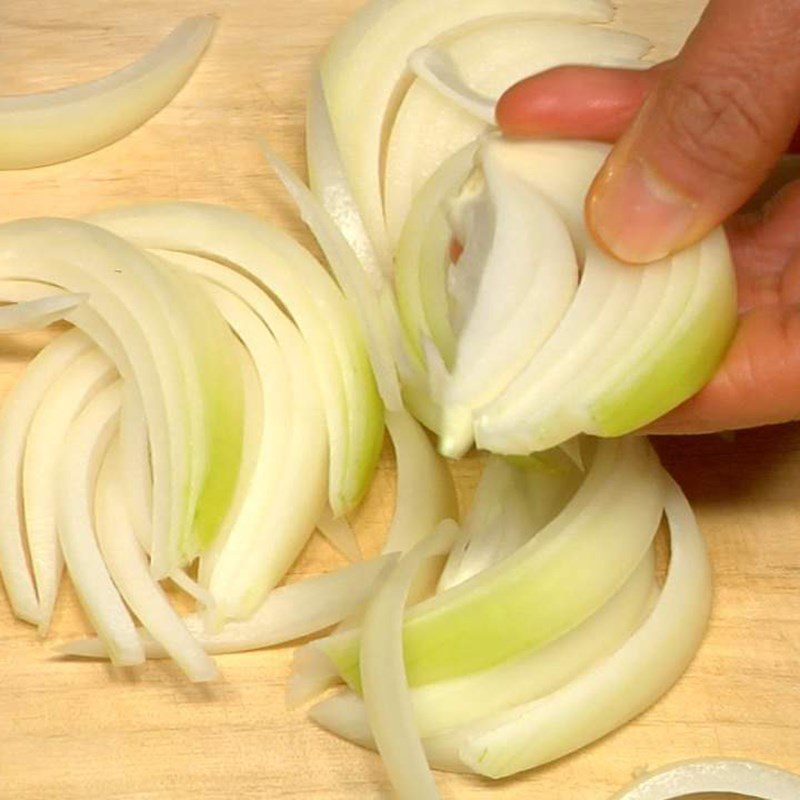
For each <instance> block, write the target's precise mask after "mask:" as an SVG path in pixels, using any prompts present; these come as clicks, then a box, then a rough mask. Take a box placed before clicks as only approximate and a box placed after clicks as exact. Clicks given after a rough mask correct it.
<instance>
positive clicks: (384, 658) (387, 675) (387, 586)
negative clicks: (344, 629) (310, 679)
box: [360, 521, 458, 800]
mask: <svg viewBox="0 0 800 800" xmlns="http://www.w3.org/2000/svg"><path fill="white" fill-rule="evenodd" d="M457 535H458V526H457V525H455V524H454V523H452V522H450V523H449V524H448V522H447V521H445V522H443V523H442V525H441V526H440V528H439V530H438V531H437V532H436V533H435V534H433V535H432V536H429V537H428V538H427V539H423V540H422V541H420V542H419V543H418V544H417V545H415V546H414V548H413V549H412V550H411V552H410V553H409V554H408V555H407V556H405V558H403V559H402V560H401V561H400V562H399V563H398V565H397V567H395V568H394V570H392V572H391V573H389V575H388V577H387V578H386V581H385V583H384V584H383V585H382V586H380V587H379V589H378V591H377V592H376V593H375V595H374V597H373V598H372V600H371V601H370V603H369V605H368V606H367V609H366V613H365V615H364V624H363V625H362V629H361V658H360V667H361V678H362V682H363V687H364V705H365V707H366V710H367V716H368V718H369V723H370V728H371V729H372V734H373V736H374V737H375V742H376V744H377V747H378V750H379V752H380V754H381V756H382V757H383V762H384V765H385V767H386V771H387V773H388V775H389V780H390V781H391V783H392V786H393V787H394V789H395V792H396V793H397V796H398V797H399V798H401V800H422V799H423V798H431V799H434V798H438V797H439V793H438V791H437V789H436V783H435V782H434V780H433V775H432V774H431V771H430V769H429V768H428V764H427V761H426V760H425V751H424V750H423V747H422V742H421V741H420V738H419V733H418V732H417V729H416V723H415V721H414V708H413V706H412V704H411V696H410V694H409V691H408V685H407V682H406V675H405V666H404V664H403V611H404V606H405V601H406V597H407V595H408V592H409V590H410V588H411V584H412V582H413V580H414V577H415V575H416V573H417V570H418V569H419V568H420V567H421V565H422V564H423V563H424V561H425V560H426V559H427V558H430V557H431V556H435V555H442V554H444V553H446V552H447V551H448V550H449V548H450V547H451V546H452V544H453V542H454V541H455V538H456V536H457Z"/></svg>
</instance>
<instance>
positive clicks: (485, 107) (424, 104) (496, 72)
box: [383, 15, 648, 244]
mask: <svg viewBox="0 0 800 800" xmlns="http://www.w3.org/2000/svg"><path fill="white" fill-rule="evenodd" d="M647 49H648V42H647V41H645V40H644V39H641V38H640V37H638V36H632V35H631V34H628V33H623V32H621V31H614V30H609V29H608V28H601V27H596V26H593V25H582V24H576V23H575V22H567V21H560V20H554V19H541V18H538V19H537V18H536V17H535V15H532V16H531V17H530V18H525V17H516V18H513V19H508V18H505V19H504V18H495V19H492V20H486V21H485V22H484V23H483V24H481V25H479V26H476V27H467V28H465V29H461V30H454V31H452V32H451V33H450V34H449V35H448V36H447V37H446V38H444V37H443V38H442V39H439V40H437V41H436V42H435V43H433V45H432V49H428V48H425V49H423V51H422V52H421V53H420V51H418V52H417V53H416V54H414V55H413V56H412V59H411V61H410V66H411V67H412V68H416V69H415V71H416V72H417V74H418V75H419V76H420V78H421V79H419V78H418V79H417V80H414V81H413V82H412V83H411V86H410V87H409V89H408V91H407V92H406V93H405V95H404V97H403V99H402V102H401V104H400V107H399V109H398V111H397V116H396V117H395V119H394V121H393V124H392V128H391V132H390V134H389V142H388V144H387V151H386V166H385V170H384V178H385V179H384V185H383V191H384V202H385V207H386V224H387V228H388V231H389V235H390V241H391V242H392V243H393V244H394V243H396V242H397V239H398V235H399V233H400V230H401V227H402V225H403V222H404V220H405V219H406V216H407V214H408V213H409V210H410V208H411V205H412V202H413V200H414V197H415V196H416V194H417V192H418V191H419V190H420V189H421V188H422V186H423V185H424V183H425V182H426V181H427V180H428V178H429V177H430V176H431V175H433V173H434V172H435V171H436V169H437V168H438V167H439V165H440V164H443V163H444V162H445V160H446V159H447V158H449V157H450V156H451V155H452V154H453V153H455V152H457V151H458V150H459V149H460V148H462V147H464V146H466V145H467V144H469V143H470V142H474V141H475V140H476V139H477V138H478V137H479V136H481V135H482V134H483V133H485V132H486V131H487V130H489V129H490V124H491V125H493V124H494V104H495V102H496V100H497V99H498V98H499V97H500V95H501V94H502V93H503V92H504V91H505V90H506V89H508V88H509V87H510V86H512V85H513V84H515V83H516V82H517V81H519V80H521V79H523V78H525V77H527V76H528V75H533V74H536V73H539V72H544V71H545V70H548V69H552V68H554V67H558V66H562V65H564V64H592V65H595V66H607V67H612V66H625V67H628V68H630V67H631V66H639V67H642V66H646V64H643V63H642V62H640V61H638V60H637V59H639V58H641V57H642V56H643V55H644V54H645V53H646V51H647ZM441 58H446V59H447V60H448V61H449V62H450V63H451V64H452V68H451V69H449V71H448V72H447V73H442V71H441V70H436V69H435V67H436V63H435V61H434V59H441ZM421 66H427V67H429V69H427V70H420V69H419V68H420V67H421ZM430 67H434V69H433V70H431V69H430ZM437 77H438V78H439V80H438V81H437V80H435V78H437ZM431 78H434V80H433V82H431ZM459 78H460V80H458V79H459ZM441 79H445V83H446V88H447V91H446V92H445V93H444V94H443V93H442V89H444V88H445V85H444V84H443V83H442V80H441ZM475 101H478V103H479V106H480V110H481V114H480V117H477V116H476V115H475V113H474V112H475V110H476V102H475ZM487 123H489V124H487Z"/></svg>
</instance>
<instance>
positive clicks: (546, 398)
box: [475, 140, 735, 453]
mask: <svg viewBox="0 0 800 800" xmlns="http://www.w3.org/2000/svg"><path fill="white" fill-rule="evenodd" d="M491 147H492V149H494V150H495V153H496V155H497V157H498V158H500V159H507V160H508V163H509V165H510V164H511V163H512V162H513V163H514V167H513V168H514V169H515V170H517V173H518V174H519V175H521V176H524V177H525V179H526V180H528V181H531V182H532V183H533V184H534V185H535V186H536V188H537V189H538V190H539V191H541V192H542V194H543V195H544V196H545V197H546V198H547V200H548V201H549V202H550V203H552V204H553V206H554V207H555V208H556V209H557V210H558V212H559V214H560V215H561V217H562V219H563V220H564V221H565V222H566V224H567V225H568V226H569V228H570V230H571V232H572V237H573V242H574V244H575V247H576V251H577V253H578V256H579V258H580V257H582V255H585V262H584V268H583V275H582V278H581V282H580V284H579V287H578V291H577V293H576V295H575V299H574V301H573V303H572V305H571V306H570V307H569V309H568V311H567V312H566V314H565V315H564V317H563V319H562V320H561V322H560V324H559V325H558V327H557V328H556V330H555V331H554V333H553V334H552V335H551V336H550V338H549V339H548V340H547V342H546V343H545V344H544V346H543V347H541V348H540V349H539V350H538V352H537V353H536V354H535V355H534V356H533V358H531V359H530V361H528V363H527V365H526V366H525V368H524V369H523V370H522V371H521V372H520V373H519V374H518V376H517V377H516V378H515V379H514V380H513V381H511V383H509V384H508V386H507V387H506V389H505V390H504V391H503V393H502V394H500V395H499V396H498V398H497V399H496V400H494V401H492V402H490V403H489V404H487V405H486V406H484V407H483V409H480V410H478V411H477V412H476V417H475V434H476V440H477V442H478V443H479V445H480V446H482V447H487V448H488V449H491V450H494V451H498V452H505V453H528V452H530V451H532V450H538V449H543V448H547V447H551V446H553V445H555V444H558V443H559V442H561V441H563V440H564V439H565V438H568V437H571V436H573V435H574V434H576V433H578V432H580V431H581V430H583V431H586V432H589V433H592V434H595V435H603V436H611V435H619V434H622V433H624V432H626V431H628V430H632V429H636V428H639V427H641V426H642V425H644V424H646V423H647V422H649V421H651V420H652V419H653V418H655V417H657V416H659V415H661V414H662V413H665V412H666V411H668V410H669V409H670V408H672V407H674V406H675V405H676V404H678V403H679V402H680V401H681V400H683V399H685V398H686V397H687V396H689V395H690V394H692V393H694V392H695V391H696V390H697V389H699V388H700V386H702V385H703V383H705V381H706V380H707V379H708V377H709V376H710V374H711V372H712V371H713V369H715V368H716V365H717V363H718V362H719V359H720V358H721V356H722V354H723V353H724V350H725V348H726V347H727V344H728V342H729V340H730V337H731V335H732V331H733V328H734V325H735V297H734V294H735V288H734V282H733V273H732V268H731V262H730V256H729V253H728V250H727V244H726V242H725V239H724V235H723V234H722V233H721V232H719V231H717V232H715V233H713V234H711V235H710V236H709V237H707V238H706V239H705V240H704V241H703V242H701V243H700V244H698V245H696V246H695V247H693V248H690V249H688V250H685V251H683V252H682V253H679V254H678V255H676V256H675V257H673V258H671V259H666V260H664V261H661V262H657V263H655V264H651V265H648V266H647V267H644V268H642V269H639V270H630V269H629V268H628V267H627V266H626V265H624V264H622V263H620V262H617V261H616V260H614V259H612V258H611V257H609V256H607V255H606V254H604V253H602V252H601V251H600V250H599V249H598V248H596V247H595V246H594V245H593V244H592V242H591V239H590V237H589V235H588V233H587V232H586V230H585V228H584V224H583V212H582V209H583V202H584V197H585V194H586V191H587V190H588V187H589V184H590V183H591V180H592V178H593V176H594V175H595V173H596V171H597V169H598V168H599V166H600V164H601V163H602V160H603V158H604V155H605V153H606V152H607V147H606V146H604V145H599V144H590V143H581V142H576V143H566V142H543V143H530V144H528V143H524V144H523V143H511V142H502V141H499V140H497V141H495V142H493V143H492V144H491ZM709 320H711V322H709ZM631 342H633V343H634V344H633V345H631ZM667 344H669V345H670V346H674V347H675V350H671V349H670V347H669V346H667ZM620 370H622V371H620ZM609 372H610V373H611V374H612V375H613V376H614V381H615V382H613V383H609V382H607V380H606V376H607V374H608V373H609ZM598 387H600V389H598Z"/></svg>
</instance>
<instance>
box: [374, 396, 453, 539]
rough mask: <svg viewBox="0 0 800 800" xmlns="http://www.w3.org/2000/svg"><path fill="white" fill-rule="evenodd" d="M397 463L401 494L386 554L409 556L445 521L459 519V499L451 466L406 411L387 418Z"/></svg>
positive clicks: (390, 530)
mask: <svg viewBox="0 0 800 800" xmlns="http://www.w3.org/2000/svg"><path fill="white" fill-rule="evenodd" d="M386 427H387V428H388V430H389V435H390V436H391V437H392V444H393V445H394V454H395V461H396V463H397V493H396V499H395V511H394V516H393V517H392V524H391V526H390V528H389V532H388V533H387V535H386V541H385V543H384V545H383V552H384V553H393V552H400V553H405V552H408V551H409V550H410V549H411V548H412V547H414V545H416V544H417V542H419V541H421V540H422V539H426V538H427V537H428V536H430V535H431V534H432V533H433V531H434V530H435V529H436V527H437V526H438V525H439V523H441V522H442V521H443V520H445V519H455V518H456V517H457V516H458V498H457V497H456V488H455V484H454V483H453V478H452V475H451V474H450V470H449V468H448V466H447V462H446V461H445V460H444V459H443V458H442V457H441V456H440V455H438V453H437V452H436V450H435V449H434V448H433V445H431V442H430V440H429V439H428V435H427V434H426V433H425V431H424V430H423V429H422V427H421V426H420V425H419V423H417V422H416V421H415V420H414V419H413V418H412V417H411V416H410V415H409V414H408V413H406V412H405V411H400V412H395V413H392V414H387V415H386Z"/></svg>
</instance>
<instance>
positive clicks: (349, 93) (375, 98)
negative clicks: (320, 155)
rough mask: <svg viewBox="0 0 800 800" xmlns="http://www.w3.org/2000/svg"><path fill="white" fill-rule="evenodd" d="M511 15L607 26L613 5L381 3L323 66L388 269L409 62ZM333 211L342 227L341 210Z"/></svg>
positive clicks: (352, 171) (364, 209) (537, 0)
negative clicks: (398, 132)
mask: <svg viewBox="0 0 800 800" xmlns="http://www.w3.org/2000/svg"><path fill="white" fill-rule="evenodd" d="M504 15H506V16H509V17H511V16H514V17H520V16H523V15H529V16H536V17H543V18H560V19H570V20H586V21H597V22H604V21H607V20H608V19H609V18H610V16H611V7H610V5H609V4H607V3H605V2H602V0H577V1H576V0H440V2H437V3H430V2H428V0H398V2H393V3H385V2H381V1H380V0H373V2H371V3H368V4H367V5H366V6H365V7H364V8H363V9H361V11H360V12H359V13H357V14H355V15H354V16H353V17H351V18H350V20H349V21H348V23H347V25H345V26H344V27H343V28H342V30H341V31H340V32H339V33H338V34H337V36H336V37H335V38H334V40H333V42H332V43H331V45H330V47H329V48H328V51H327V52H326V54H325V56H324V58H323V60H322V65H321V74H322V81H323V85H324V96H325V100H326V102H327V104H328V108H329V109H330V116H331V121H332V123H333V130H334V134H335V137H336V142H337V145H338V149H339V152H340V155H341V159H342V163H343V165H344V168H345V172H346V175H347V179H348V181H349V184H350V189H351V191H352V194H353V197H354V198H355V200H356V203H357V205H358V209H359V211H360V213H361V217H362V219H363V222H364V226H365V228H366V230H367V232H368V234H369V237H370V239H371V242H372V245H373V247H374V250H375V253H376V255H377V259H378V263H380V264H381V265H383V267H384V269H387V268H388V265H390V264H391V256H390V251H389V244H388V240H387V235H386V230H385V224H384V216H383V207H382V202H381V180H380V174H379V169H380V154H381V148H382V143H383V142H382V139H383V132H384V131H385V130H387V129H388V125H389V124H390V121H391V117H392V114H393V111H394V109H395V107H396V105H397V102H398V101H399V99H400V97H401V96H402V92H403V90H404V89H405V87H406V82H407V79H408V77H409V72H408V68H407V62H408V58H409V56H410V55H411V54H412V53H413V52H414V51H415V50H417V49H418V48H420V47H423V46H424V45H427V44H429V43H431V42H432V41H434V40H436V39H437V38H438V37H440V36H444V35H452V33H453V32H454V31H456V30H458V29H459V28H467V27H477V26H479V25H480V24H481V23H483V22H485V21H486V20H489V19H496V18H497V17H502V16H504ZM308 122H309V128H308V130H307V135H308V137H309V140H313V139H314V138H315V137H316V136H317V131H316V129H315V128H314V127H313V118H311V117H309V120H308ZM310 152H311V151H310ZM310 172H311V173H312V174H313V172H314V169H313V165H312V168H311V170H310ZM328 210H329V212H330V213H331V216H333V218H334V219H335V220H337V222H338V219H337V212H338V210H339V209H337V208H336V207H331V208H329V209H328Z"/></svg>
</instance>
